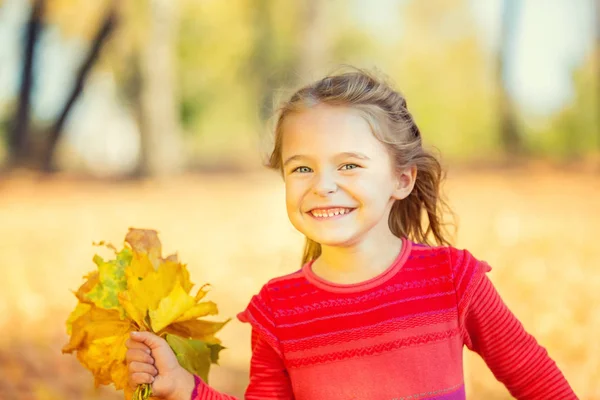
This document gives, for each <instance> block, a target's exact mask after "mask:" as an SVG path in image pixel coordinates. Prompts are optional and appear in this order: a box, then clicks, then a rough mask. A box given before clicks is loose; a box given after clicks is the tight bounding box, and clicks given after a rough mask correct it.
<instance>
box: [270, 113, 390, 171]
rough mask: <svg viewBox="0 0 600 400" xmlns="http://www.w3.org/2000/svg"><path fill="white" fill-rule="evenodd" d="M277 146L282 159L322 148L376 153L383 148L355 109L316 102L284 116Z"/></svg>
mask: <svg viewBox="0 0 600 400" xmlns="http://www.w3.org/2000/svg"><path fill="white" fill-rule="evenodd" d="M281 150H282V156H283V158H284V159H285V158H286V157H288V156H293V155H295V154H307V155H308V154H315V153H324V152H336V153H342V152H362V153H365V154H366V155H367V156H369V157H371V156H375V157H376V156H377V155H376V154H373V153H377V152H380V151H384V150H385V148H384V147H383V144H382V143H381V142H380V141H379V140H378V139H377V138H376V137H375V136H374V135H373V132H372V130H371V127H370V125H369V123H368V122H367V121H366V120H365V118H364V117H363V116H362V115H361V114H360V112H359V111H358V110H355V109H353V108H349V107H332V106H326V105H318V106H316V107H313V108H309V109H306V110H303V111H301V112H298V113H293V114H290V115H288V116H286V118H285V119H284V121H283V125H282V149H281ZM368 153H371V154H368Z"/></svg>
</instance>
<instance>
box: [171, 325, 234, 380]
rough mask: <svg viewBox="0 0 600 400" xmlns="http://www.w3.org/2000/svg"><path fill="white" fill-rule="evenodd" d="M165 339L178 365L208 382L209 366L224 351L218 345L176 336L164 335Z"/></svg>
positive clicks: (214, 362)
mask: <svg viewBox="0 0 600 400" xmlns="http://www.w3.org/2000/svg"><path fill="white" fill-rule="evenodd" d="M165 339H166V340H167V343H169V346H171V349H172V350H173V352H174V353H175V355H176V356H177V361H179V364H180V365H181V366H182V367H183V368H185V369H186V370H187V371H189V372H190V373H192V374H195V375H198V376H199V377H200V378H202V380H203V381H204V382H208V373H209V371H210V365H211V364H217V363H218V361H219V352H220V351H221V350H223V349H224V347H223V346H221V345H219V344H208V343H205V342H203V341H200V340H193V339H183V338H181V337H179V336H176V335H166V337H165Z"/></svg>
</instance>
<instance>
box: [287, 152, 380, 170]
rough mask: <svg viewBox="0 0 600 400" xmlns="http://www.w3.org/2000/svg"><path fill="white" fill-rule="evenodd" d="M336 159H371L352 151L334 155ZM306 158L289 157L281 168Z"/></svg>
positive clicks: (302, 156) (300, 156)
mask: <svg viewBox="0 0 600 400" xmlns="http://www.w3.org/2000/svg"><path fill="white" fill-rule="evenodd" d="M336 157H350V158H358V159H361V160H370V159H371V158H370V157H368V156H367V155H366V154H363V153H358V152H353V151H345V152H343V153H339V154H336ZM307 158H310V157H309V156H305V155H302V154H296V155H294V156H291V157H289V158H288V159H287V160H285V161H284V162H283V166H284V167H285V166H286V165H288V164H289V163H291V162H292V161H297V160H303V159H307Z"/></svg>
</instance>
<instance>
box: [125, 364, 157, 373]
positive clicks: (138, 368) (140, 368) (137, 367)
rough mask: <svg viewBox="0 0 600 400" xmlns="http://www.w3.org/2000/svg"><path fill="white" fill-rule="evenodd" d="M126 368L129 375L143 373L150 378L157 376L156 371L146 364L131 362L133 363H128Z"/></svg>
mask: <svg viewBox="0 0 600 400" xmlns="http://www.w3.org/2000/svg"><path fill="white" fill-rule="evenodd" d="M128 368H129V372H130V373H131V374H136V373H141V372H143V373H146V374H149V375H151V376H156V375H158V370H157V369H156V368H155V367H154V365H152V364H146V363H142V362H138V361H133V362H131V363H129V366H128Z"/></svg>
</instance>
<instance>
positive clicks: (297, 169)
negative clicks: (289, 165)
mask: <svg viewBox="0 0 600 400" xmlns="http://www.w3.org/2000/svg"><path fill="white" fill-rule="evenodd" d="M347 166H352V168H344V167H347ZM301 168H307V169H309V170H310V171H306V172H300V171H299V170H300V169H301ZM356 168H360V165H358V164H354V163H348V164H344V165H342V168H341V169H342V170H344V171H349V170H351V169H356ZM294 172H299V173H301V174H306V173H308V172H312V169H311V168H309V167H306V166H301V167H297V168H295V169H294V170H292V173H294Z"/></svg>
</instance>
